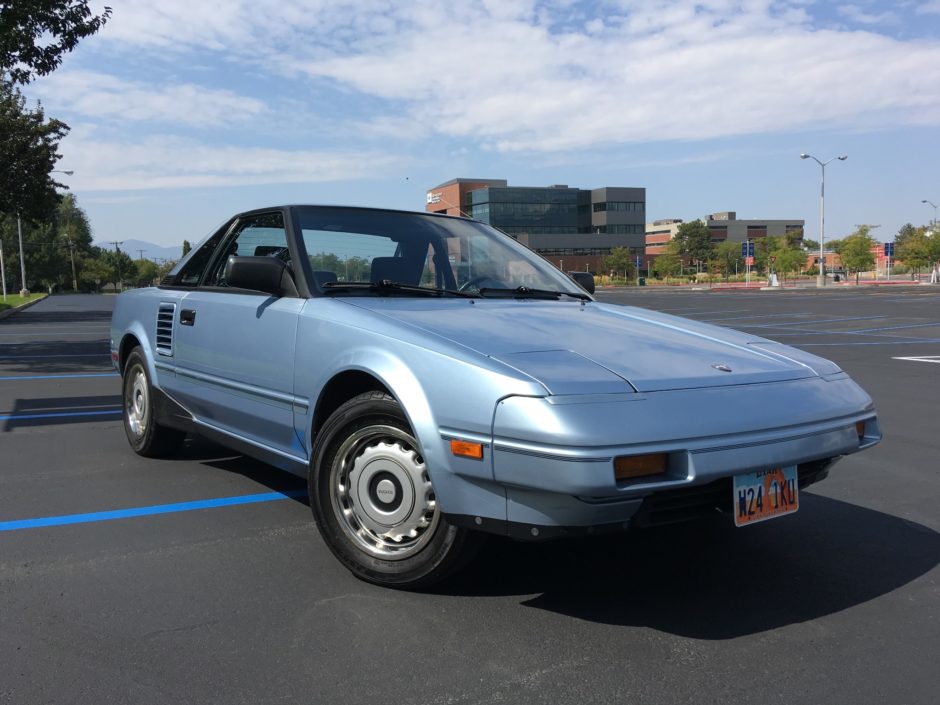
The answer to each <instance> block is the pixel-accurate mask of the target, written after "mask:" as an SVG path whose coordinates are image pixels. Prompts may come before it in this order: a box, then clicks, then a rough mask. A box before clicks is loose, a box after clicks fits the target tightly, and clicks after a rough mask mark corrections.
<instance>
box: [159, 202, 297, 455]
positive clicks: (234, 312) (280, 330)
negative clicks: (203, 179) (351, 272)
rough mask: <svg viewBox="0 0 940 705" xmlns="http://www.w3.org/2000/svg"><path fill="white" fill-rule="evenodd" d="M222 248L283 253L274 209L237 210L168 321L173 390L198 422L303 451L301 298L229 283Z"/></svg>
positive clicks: (283, 235)
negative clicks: (297, 409)
mask: <svg viewBox="0 0 940 705" xmlns="http://www.w3.org/2000/svg"><path fill="white" fill-rule="evenodd" d="M230 255H237V256H245V255H251V256H267V257H280V258H282V259H285V260H289V259H290V257H291V246H290V245H289V244H288V238H287V232H286V229H285V227H284V217H283V214H282V213H281V212H280V211H275V212H271V213H261V214H251V215H247V216H243V217H242V218H240V219H239V220H238V221H237V222H236V223H235V224H234V226H233V227H232V228H231V230H230V232H229V233H228V235H227V236H226V237H225V238H224V239H223V240H222V241H221V244H220V245H219V247H218V248H217V251H216V253H215V255H214V256H213V258H212V259H211V261H210V263H209V264H208V266H207V269H206V271H205V273H204V274H203V275H202V277H201V280H200V283H199V285H198V286H196V287H195V288H194V289H192V290H191V291H189V292H188V293H186V294H185V295H184V296H183V297H182V299H181V300H180V302H179V304H178V307H177V312H176V316H177V320H176V321H175V340H174V348H175V350H174V354H175V363H176V364H175V372H176V377H175V380H174V382H173V385H174V389H173V395H174V396H175V397H177V398H178V399H179V400H180V401H181V402H182V403H183V404H185V405H186V406H187V407H188V408H189V409H190V411H192V412H193V413H194V414H195V415H196V417H197V420H198V421H199V422H200V423H204V424H207V425H209V426H212V427H214V428H216V429H218V430H221V431H224V432H226V433H229V434H232V435H235V436H237V437H239V438H241V439H243V440H245V441H248V442H250V443H252V444H255V445H260V446H263V447H265V448H267V449H271V450H275V451H277V452H280V453H282V454H288V455H291V456H295V457H304V451H303V449H302V447H301V445H300V443H299V441H298V439H297V437H296V434H295V433H294V428H293V426H294V424H293V411H294V402H295V399H294V394H293V392H294V389H293V387H294V384H293V366H294V348H295V344H296V334H297V319H298V316H299V314H300V311H301V309H302V308H303V305H304V302H305V299H302V298H300V297H296V296H282V297H276V296H271V295H268V294H264V293H260V292H252V291H246V290H243V289H234V288H231V287H229V286H227V284H226V282H225V276H224V272H225V262H226V260H227V259H228V257H229V256H230Z"/></svg>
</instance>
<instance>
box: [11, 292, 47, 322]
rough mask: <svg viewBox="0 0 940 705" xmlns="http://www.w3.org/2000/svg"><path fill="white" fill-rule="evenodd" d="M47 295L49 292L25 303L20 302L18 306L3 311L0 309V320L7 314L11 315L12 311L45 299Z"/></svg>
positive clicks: (15, 311)
mask: <svg viewBox="0 0 940 705" xmlns="http://www.w3.org/2000/svg"><path fill="white" fill-rule="evenodd" d="M48 296H49V294H43V295H42V296H40V297H39V298H38V299H33V300H32V301H27V302H26V303H25V304H20V305H19V306H14V307H13V308H8V309H6V310H5V311H0V321H2V320H3V319H4V318H7V317H8V316H12V315H13V314H14V313H19V312H20V311H23V310H25V309H27V308H29V307H30V306H35V305H36V304H38V303H39V302H40V301H42V300H44V299H46V298H47V297H48Z"/></svg>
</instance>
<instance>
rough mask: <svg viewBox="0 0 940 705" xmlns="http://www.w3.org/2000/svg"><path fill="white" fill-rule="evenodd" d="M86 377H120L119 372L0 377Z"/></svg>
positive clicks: (15, 378) (8, 378)
mask: <svg viewBox="0 0 940 705" xmlns="http://www.w3.org/2000/svg"><path fill="white" fill-rule="evenodd" d="M84 377H120V375H119V374H118V373H117V372H94V373H88V374H70V375H22V376H20V377H17V376H15V375H14V376H10V377H0V381H2V380H17V379H79V378H84Z"/></svg>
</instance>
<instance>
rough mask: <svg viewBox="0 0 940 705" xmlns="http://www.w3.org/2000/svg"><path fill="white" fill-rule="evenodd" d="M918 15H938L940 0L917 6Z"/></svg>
mask: <svg viewBox="0 0 940 705" xmlns="http://www.w3.org/2000/svg"><path fill="white" fill-rule="evenodd" d="M917 14H919V15H940V0H928V2H924V3H921V4H920V5H918V6H917Z"/></svg>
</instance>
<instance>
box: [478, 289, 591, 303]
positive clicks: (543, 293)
mask: <svg viewBox="0 0 940 705" xmlns="http://www.w3.org/2000/svg"><path fill="white" fill-rule="evenodd" d="M488 294H496V295H497V296H512V297H513V298H517V299H555V300H556V301H557V300H558V297H559V296H570V297H572V298H575V299H580V300H581V301H593V299H592V298H591V297H590V296H588V295H587V294H582V293H580V292H574V291H551V290H549V289H530V288H529V287H527V286H517V287H516V288H515V289H499V288H496V287H489V286H484V287H483V288H482V289H480V295H481V296H487V295H488Z"/></svg>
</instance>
